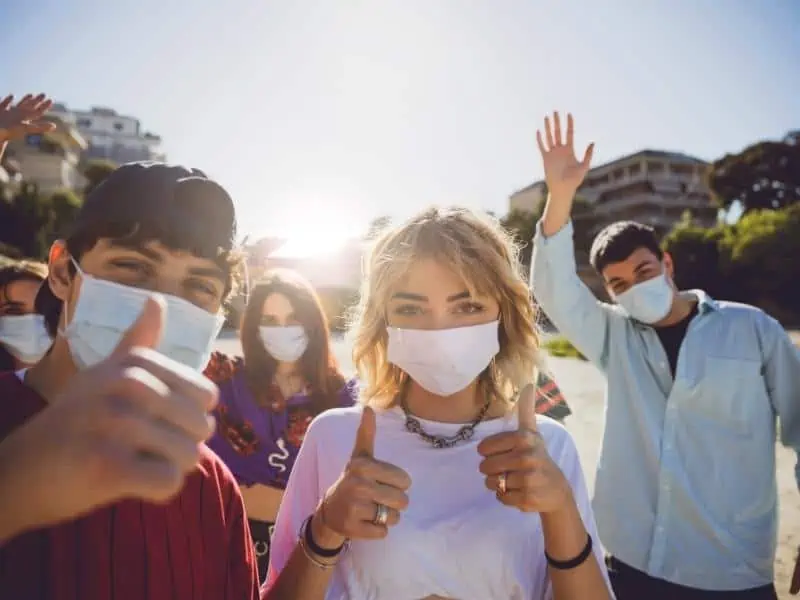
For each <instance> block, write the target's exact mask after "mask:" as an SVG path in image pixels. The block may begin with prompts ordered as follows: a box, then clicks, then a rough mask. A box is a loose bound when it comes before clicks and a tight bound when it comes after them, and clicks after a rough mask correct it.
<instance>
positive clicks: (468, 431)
mask: <svg viewBox="0 0 800 600" xmlns="http://www.w3.org/2000/svg"><path fill="white" fill-rule="evenodd" d="M490 403H491V399H490V398H487V400H486V403H485V404H484V405H483V407H482V408H481V410H480V412H479V413H478V416H477V417H475V419H473V421H472V423H469V424H467V425H464V426H463V427H461V429H459V430H458V431H457V432H456V433H455V435H451V436H444V435H432V434H430V433H428V432H427V431H425V430H424V429H423V428H422V423H420V422H419V419H417V418H416V417H415V416H414V415H412V414H411V412H410V411H409V410H408V404H407V403H406V395H405V394H402V396H401V397H400V408H402V409H403V413H405V416H406V429H407V430H408V431H410V432H411V433H413V434H415V435H418V436H419V437H421V438H422V439H423V440H425V441H426V442H428V443H429V444H430V445H431V446H433V447H434V448H452V447H453V446H455V445H456V444H458V443H459V442H462V441H466V440H468V439H470V438H471V437H472V436H473V435H475V427H477V426H478V423H480V422H481V421H483V418H484V417H485V416H486V413H487V412H488V411H489V404H490Z"/></svg>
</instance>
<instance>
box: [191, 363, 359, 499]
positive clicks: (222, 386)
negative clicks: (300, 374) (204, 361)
mask: <svg viewBox="0 0 800 600" xmlns="http://www.w3.org/2000/svg"><path fill="white" fill-rule="evenodd" d="M205 375H206V377H208V378H209V379H211V380H212V381H213V382H214V383H216V384H217V386H218V387H219V404H218V406H217V408H216V409H215V411H214V413H215V414H214V416H215V417H216V418H217V430H216V431H215V432H214V435H213V436H212V437H211V439H210V440H209V441H208V446H209V448H211V449H212V450H213V451H214V452H215V453H216V454H217V455H218V456H219V457H220V458H221V459H222V461H223V462H224V463H225V464H226V465H227V466H228V468H229V469H230V470H231V472H232V473H233V475H234V476H235V477H236V480H237V481H238V482H239V484H240V485H244V486H250V485H254V484H257V483H260V484H263V485H268V486H271V487H275V488H279V489H283V488H285V487H286V482H287V481H288V479H289V473H291V471H292V467H293V466H294V461H295V459H296V458H297V453H298V451H299V450H300V444H302V442H303V437H304V436H305V433H306V429H307V428H308V425H309V424H310V423H311V420H312V419H313V415H312V413H311V410H310V406H309V402H310V398H309V396H308V395H307V394H305V393H300V394H295V395H293V396H292V397H290V398H287V399H286V402H285V406H284V408H283V410H280V411H274V410H273V409H271V408H269V407H266V406H261V405H259V404H258V403H256V400H255V398H254V397H253V394H252V392H251V391H250V388H249V387H248V385H247V382H246V380H245V374H244V360H243V359H242V358H239V357H237V358H233V359H231V358H229V357H227V356H225V355H224V354H221V353H219V352H216V353H214V355H213V356H212V357H211V361H210V362H209V365H208V367H206V370H205ZM338 397H339V406H351V405H352V404H354V403H355V401H356V399H357V397H358V385H357V382H356V380H354V379H353V380H350V381H348V382H347V383H346V384H345V386H344V387H343V388H342V389H341V390H340V391H339V394H338Z"/></svg>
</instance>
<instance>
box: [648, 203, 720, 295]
mask: <svg viewBox="0 0 800 600" xmlns="http://www.w3.org/2000/svg"><path fill="white" fill-rule="evenodd" d="M725 234H726V226H718V227H714V228H712V229H706V228H704V227H699V226H697V225H695V224H693V223H692V221H691V219H690V218H684V219H682V220H681V221H680V222H679V223H678V224H677V225H675V227H674V228H673V229H672V231H670V232H669V234H667V236H666V237H665V238H664V240H663V242H662V246H663V248H664V250H665V251H666V252H669V254H670V255H671V256H672V260H673V261H674V264H675V283H676V284H677V286H678V287H679V288H680V289H684V290H685V289H692V288H702V289H704V290H706V291H707V292H708V293H709V294H711V295H712V296H715V297H720V298H721V297H725V298H729V297H730V296H729V287H730V286H729V285H728V279H727V277H726V272H725V271H723V270H722V268H721V267H722V266H723V265H725V264H726V263H727V262H729V261H728V258H727V256H725V255H724V253H725V248H724V247H723V245H722V244H721V241H722V239H723V238H724V237H725Z"/></svg>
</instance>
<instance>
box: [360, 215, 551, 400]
mask: <svg viewBox="0 0 800 600" xmlns="http://www.w3.org/2000/svg"><path fill="white" fill-rule="evenodd" d="M426 258H430V259H434V260H436V261H437V262H439V263H441V264H444V265H447V266H448V267H451V268H452V269H453V271H454V272H455V273H456V274H457V275H459V276H460V277H461V279H463V280H464V282H465V283H466V284H467V287H468V288H469V290H470V292H472V293H474V294H479V295H486V296H491V297H493V298H495V299H496V300H497V302H498V304H499V305H500V329H499V341H500V352H499V353H498V354H497V355H496V356H495V358H494V360H493V361H492V363H491V364H490V365H489V367H487V368H486V370H485V371H484V372H483V373H481V374H480V376H479V384H480V385H481V387H482V388H483V390H484V392H485V393H486V394H488V395H490V397H491V398H492V400H498V401H500V402H502V403H504V404H505V405H506V406H510V405H511V403H512V402H513V398H514V396H515V395H516V393H517V392H518V391H519V390H520V389H521V387H522V386H523V385H525V384H526V383H529V382H531V381H535V376H536V372H537V367H538V365H539V336H538V332H537V328H536V311H535V308H534V306H533V302H532V301H531V296H530V291H529V288H528V285H527V283H526V282H525V279H524V277H523V276H522V274H521V271H520V264H519V260H518V258H519V249H518V248H517V246H516V245H515V244H514V242H513V241H512V239H511V237H510V236H509V235H508V234H507V233H506V232H505V231H504V230H503V228H502V227H501V226H500V224H499V223H498V222H497V220H496V219H493V218H491V217H489V216H488V215H480V214H478V213H476V212H474V211H471V210H469V209H466V208H450V209H442V208H431V209H428V210H426V211H424V212H422V213H420V214H419V215H417V216H416V217H414V218H412V219H411V220H410V221H408V222H406V223H405V224H402V225H400V226H397V227H393V228H390V229H388V230H385V231H384V232H383V233H382V234H380V235H379V236H378V238H377V239H376V240H375V242H374V246H373V248H372V251H371V252H370V254H369V256H368V257H367V259H366V261H365V265H364V267H365V268H364V274H363V281H362V287H361V300H360V303H359V305H358V307H357V309H356V313H355V318H354V321H353V328H352V329H353V334H354V342H353V362H354V364H355V366H356V369H357V370H358V375H359V378H360V380H361V383H362V395H361V400H362V402H364V403H366V404H373V405H384V406H385V405H389V404H391V403H392V402H393V401H394V400H395V398H396V397H397V395H398V394H399V392H400V391H401V389H402V388H403V386H404V384H405V382H406V380H407V375H406V374H405V373H404V372H403V371H402V370H401V369H399V368H398V367H396V366H395V365H392V364H390V363H389V361H388V357H387V344H388V334H387V322H386V306H387V305H388V301H389V298H390V297H391V294H392V293H393V291H394V289H395V287H396V286H397V285H398V284H399V283H400V282H401V281H402V280H403V277H404V276H405V274H406V273H407V271H408V269H409V268H410V267H411V265H412V264H414V262H416V261H419V260H422V259H426Z"/></svg>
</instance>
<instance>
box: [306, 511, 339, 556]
mask: <svg viewBox="0 0 800 600" xmlns="http://www.w3.org/2000/svg"><path fill="white" fill-rule="evenodd" d="M313 517H314V515H311V516H309V517H306V520H305V521H303V533H302V536H303V542H305V545H306V546H307V547H308V549H309V550H310V551H311V552H313V553H314V554H316V555H317V556H319V557H320V558H336V557H337V556H339V555H340V554H341V553H342V550H344V547H345V546H346V545H347V541H345V542H344V543H343V544H342V545H341V546H339V547H338V548H333V549H329V548H322V547H321V546H320V545H319V544H317V542H316V541H314V535H313V533H312V532H311V519H312V518H313Z"/></svg>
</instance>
